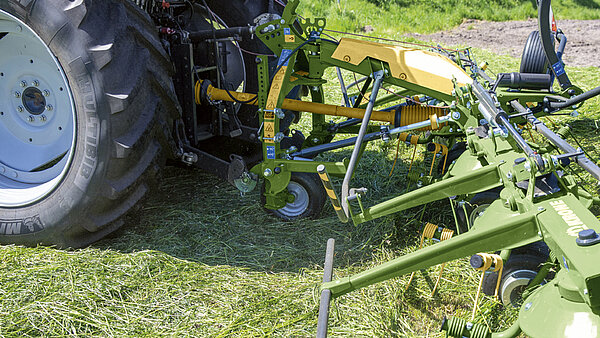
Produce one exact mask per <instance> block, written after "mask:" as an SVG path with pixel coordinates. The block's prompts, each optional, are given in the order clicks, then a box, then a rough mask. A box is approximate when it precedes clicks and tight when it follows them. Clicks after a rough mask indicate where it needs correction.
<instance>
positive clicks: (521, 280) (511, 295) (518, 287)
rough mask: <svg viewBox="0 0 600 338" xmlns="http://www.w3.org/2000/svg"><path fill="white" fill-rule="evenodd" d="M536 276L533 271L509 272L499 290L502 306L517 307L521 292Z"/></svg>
mask: <svg viewBox="0 0 600 338" xmlns="http://www.w3.org/2000/svg"><path fill="white" fill-rule="evenodd" d="M536 275H537V273H536V272H535V271H531V270H525V269H523V270H516V271H514V272H511V273H510V274H509V275H508V276H506V277H505V279H504V281H502V287H501V290H500V294H501V298H502V304H504V305H506V306H508V305H512V306H513V307H518V306H519V305H520V304H519V303H520V299H521V294H522V293H523V290H524V289H525V287H526V286H527V285H528V284H529V282H530V281H531V280H532V279H533V278H534V277H535V276H536Z"/></svg>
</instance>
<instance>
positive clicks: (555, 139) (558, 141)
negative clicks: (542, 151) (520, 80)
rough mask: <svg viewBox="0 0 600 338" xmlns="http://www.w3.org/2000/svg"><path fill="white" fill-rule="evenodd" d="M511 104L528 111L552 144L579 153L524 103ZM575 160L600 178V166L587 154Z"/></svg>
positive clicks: (531, 118) (534, 122)
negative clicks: (534, 114)
mask: <svg viewBox="0 0 600 338" xmlns="http://www.w3.org/2000/svg"><path fill="white" fill-rule="evenodd" d="M510 105H511V106H512V107H513V108H515V109H516V110H517V111H518V112H519V113H523V114H524V113H528V115H527V120H528V121H529V122H530V123H531V124H532V125H533V128H534V129H535V130H537V131H538V132H539V133H540V134H542V135H544V136H545V137H546V138H547V139H548V140H550V142H552V144H554V145H555V146H556V147H558V148H559V149H560V150H562V151H564V152H565V153H567V154H574V153H578V152H579V151H578V150H577V149H575V147H573V146H572V145H570V144H569V143H567V141H565V140H563V139H562V138H561V137H560V136H558V135H556V133H554V132H553V131H552V130H550V128H548V127H546V125H545V124H544V123H542V121H540V120H538V119H537V118H536V117H535V116H533V114H532V113H531V112H529V111H528V110H527V109H526V108H525V107H523V105H521V104H520V103H519V102H518V101H511V102H510ZM575 161H576V162H577V164H579V165H580V166H581V167H582V168H583V169H585V171H587V172H588V173H590V175H592V176H593V177H594V178H595V179H597V180H600V167H598V166H597V165H596V164H595V163H594V162H592V161H591V160H590V159H589V158H587V157H585V155H583V154H580V155H578V156H576V157H575Z"/></svg>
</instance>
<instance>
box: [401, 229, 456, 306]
mask: <svg viewBox="0 0 600 338" xmlns="http://www.w3.org/2000/svg"><path fill="white" fill-rule="evenodd" d="M438 233H439V240H440V241H445V240H447V239H450V238H452V236H453V235H454V230H450V229H446V228H442V227H438V226H437V225H435V224H433V223H427V224H425V227H424V228H423V233H422V234H421V243H420V244H419V249H421V248H422V247H423V242H424V241H425V238H427V239H433V238H435V235H436V234H438ZM444 266H446V263H442V266H441V268H440V272H439V274H438V277H437V280H436V281H435V285H434V287H433V290H432V291H431V296H433V295H434V294H435V291H436V290H437V287H438V285H439V284H440V280H441V279H442V273H443V272H444ZM414 276H415V272H412V273H411V274H410V278H409V279H408V283H407V285H406V289H405V291H406V290H408V288H409V287H410V284H411V282H412V280H413V278H414Z"/></svg>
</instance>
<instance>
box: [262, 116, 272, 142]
mask: <svg viewBox="0 0 600 338" xmlns="http://www.w3.org/2000/svg"><path fill="white" fill-rule="evenodd" d="M274 137H275V122H274V121H265V125H264V131H263V138H264V141H265V143H275V141H273V138H274Z"/></svg>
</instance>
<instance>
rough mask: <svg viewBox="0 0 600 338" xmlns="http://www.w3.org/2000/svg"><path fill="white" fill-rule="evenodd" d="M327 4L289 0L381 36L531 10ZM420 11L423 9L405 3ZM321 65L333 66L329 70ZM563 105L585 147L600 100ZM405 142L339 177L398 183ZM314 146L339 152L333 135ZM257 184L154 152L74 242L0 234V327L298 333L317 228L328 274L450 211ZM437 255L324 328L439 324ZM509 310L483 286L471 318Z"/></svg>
mask: <svg viewBox="0 0 600 338" xmlns="http://www.w3.org/2000/svg"><path fill="white" fill-rule="evenodd" d="M556 2H557V4H556V5H555V6H554V8H555V11H556V12H557V16H558V13H560V17H561V18H591V17H594V18H597V17H599V16H600V14H599V13H600V12H599V10H598V8H599V7H600V6H599V5H598V3H597V2H594V1H589V0H568V1H567V0H564V1H561V2H558V1H556ZM340 8H341V9H340ZM340 8H338V6H337V5H336V2H335V1H317V0H312V1H305V3H304V5H303V10H304V12H303V13H304V14H306V15H305V16H311V13H312V14H315V15H316V14H319V15H326V16H327V17H328V18H329V19H330V22H331V26H330V28H333V29H343V30H349V29H357V28H359V27H361V25H365V24H371V25H374V26H375V25H380V26H377V27H385V29H383V28H382V30H381V31H385V32H386V36H389V37H393V36H395V34H396V33H401V32H409V31H416V32H431V31H434V30H438V29H442V28H449V27H451V26H453V25H456V24H459V23H460V22H462V19H463V18H465V17H469V18H471V17H475V18H482V19H494V20H506V19H524V18H526V17H529V16H534V15H535V11H534V10H533V7H532V2H531V1H515V0H494V1H492V2H491V5H490V6H489V8H488V6H487V5H485V3H484V2H483V1H479V0H476V1H473V2H467V1H460V0H456V1H443V0H433V1H428V2H425V1H416V0H406V1H404V0H370V1H366V0H348V1H344V0H342V1H341V7H340ZM429 8H435V10H431V11H430V10H429ZM590 8H591V9H590ZM501 9H504V10H501ZM423 11H427V12H428V13H432V16H433V17H435V19H432V20H425V19H426V18H424V17H423V16H420V18H419V19H417V18H414V16H413V15H412V14H410V13H417V12H423ZM388 12H389V13H390V15H389V16H387V15H386V14H385V13H388ZM383 17H385V19H382V18H383ZM409 17H411V18H413V19H411V20H413V21H409V20H408V19H407V18H409ZM367 19H368V20H367ZM416 20H422V21H416ZM475 53H476V55H477V57H478V59H479V60H482V59H485V60H487V61H488V62H489V63H490V68H491V69H492V70H493V71H495V72H501V71H516V70H517V69H518V60H516V59H513V58H511V57H508V56H498V55H494V54H492V53H491V52H489V51H483V50H475ZM567 71H568V72H569V74H570V76H571V78H572V80H573V81H574V82H575V83H578V84H580V85H581V86H582V87H584V89H590V88H591V87H593V86H596V85H598V84H600V73H599V72H598V69H597V68H592V67H589V68H569V67H567ZM327 76H328V78H329V79H334V78H335V76H334V74H333V72H330V73H329V74H328V75H327ZM330 82H334V81H330ZM327 92H328V95H329V97H328V99H329V100H330V102H339V97H340V96H339V88H337V87H335V85H334V84H330V87H328V90H327ZM579 112H580V114H581V115H580V117H579V119H577V120H573V119H570V118H568V119H564V120H561V121H558V120H556V122H557V123H559V124H562V123H571V125H573V126H574V128H575V134H576V135H577V137H578V138H585V140H586V141H585V145H586V149H588V150H590V151H591V154H592V155H593V156H595V157H596V158H598V154H597V153H596V152H595V149H596V148H598V146H599V145H600V138H599V134H598V131H597V130H596V129H595V127H594V120H596V119H598V118H600V100H598V99H596V100H593V101H592V102H590V103H588V104H586V105H585V106H584V107H583V108H582V109H581V110H579ZM304 122H306V121H304ZM411 154H412V149H410V148H408V147H402V146H401V147H400V155H401V157H400V160H399V164H397V165H396V168H395V171H394V174H393V175H392V176H391V177H390V176H389V175H388V174H389V172H390V169H391V167H392V163H393V159H394V155H395V143H394V144H383V143H381V142H373V143H371V144H370V145H369V146H368V147H367V151H366V153H365V156H364V158H363V160H362V162H361V164H360V167H359V171H358V173H357V175H356V179H355V180H354V181H353V185H354V186H365V187H368V188H369V195H368V199H367V201H366V203H368V204H374V203H376V202H378V201H383V200H386V199H389V198H390V197H393V196H397V195H398V194H400V193H402V192H405V191H407V190H409V189H413V188H414V182H410V181H409V180H408V179H407V175H406V174H407V171H408V164H409V161H410V155H411ZM327 156H328V158H335V159H341V158H343V157H348V156H349V151H348V150H342V151H339V152H335V153H333V154H330V155H327ZM430 156H431V155H429V156H428V157H425V156H424V154H423V153H418V155H417V159H416V162H415V165H414V166H416V169H413V170H416V171H418V170H424V169H425V168H427V166H428V165H429V162H428V161H429V160H430ZM427 170H428V168H427ZM338 183H339V182H338ZM589 183H590V182H589V181H586V184H589ZM338 186H339V184H338ZM258 200H259V195H258V192H257V191H254V192H252V193H249V194H247V195H245V196H240V193H239V192H238V191H237V190H236V189H235V188H233V187H232V186H230V185H229V184H228V183H226V182H224V181H220V180H217V179H215V178H214V177H212V176H210V175H207V174H205V173H202V172H199V171H196V170H190V169H186V168H179V167H168V168H166V170H165V171H164V177H163V179H162V180H161V183H160V186H159V187H158V189H157V192H156V193H155V194H153V195H152V196H151V197H150V198H149V199H148V200H147V201H146V203H144V204H143V206H141V208H140V209H139V210H137V211H136V212H135V213H133V214H132V215H130V216H129V217H128V218H127V222H126V225H125V226H124V227H123V228H122V229H120V230H119V231H117V232H116V233H115V234H113V235H112V236H110V237H109V238H106V239H104V240H102V241H100V242H98V243H96V244H94V245H92V246H91V247H89V248H85V249H81V250H57V249H54V248H47V247H38V248H23V247H17V246H1V247H0V336H6V337H16V336H52V337H54V336H56V337H62V336H115V337H123V336H127V337H139V336H146V337H148V336H173V337H175V336H176V337H179V336H192V337H198V336H199V337H204V336H211V337H213V336H214V337H229V336H236V337H256V336H271V335H272V336H285V337H288V336H300V337H304V336H314V334H315V332H316V318H317V307H318V305H317V298H316V294H315V287H316V285H317V283H318V282H319V280H320V279H321V274H322V264H323V257H324V253H325V244H326V241H327V239H328V238H330V237H333V238H335V239H336V241H337V243H336V252H337V254H336V257H335V264H334V266H335V276H338V277H340V276H346V275H349V274H352V273H356V272H359V271H363V270H364V269H367V268H369V267H372V266H375V265H377V264H380V263H382V262H385V261H387V260H390V259H391V258H394V257H398V256H400V255H402V254H405V253H408V252H412V251H414V250H415V249H416V248H417V246H418V239H419V236H420V229H421V227H422V224H423V223H424V222H431V223H435V224H438V225H440V226H447V227H451V228H452V227H454V222H453V218H452V214H451V211H450V209H449V203H448V201H439V202H437V203H432V204H429V205H427V206H426V207H424V208H415V209H411V210H408V211H406V212H403V213H400V214H396V215H392V216H389V217H385V218H382V219H379V220H376V221H371V222H368V223H365V224H362V225H360V226H358V227H355V226H353V225H351V224H342V223H340V222H339V221H338V220H337V218H336V217H335V214H334V212H333V209H332V208H331V206H330V205H326V207H325V209H324V211H323V214H322V218H321V219H318V220H302V221H296V222H283V221H280V220H278V219H276V218H273V217H271V216H269V215H267V214H266V213H265V212H264V211H263V209H262V208H261V206H260V205H259V203H258ZM438 269H439V268H431V269H429V270H427V271H421V272H418V273H417V274H416V275H415V278H414V280H413V282H412V284H411V286H410V287H409V288H408V289H407V282H408V276H404V277H401V278H396V279H393V280H390V281H387V282H384V283H379V284H377V285H374V286H372V287H368V288H365V289H362V290H359V291H356V292H353V293H350V294H348V295H345V296H343V297H341V298H339V299H338V300H336V301H335V302H334V303H333V305H332V311H331V314H330V333H331V335H332V336H350V337H355V336H378V337H389V336H409V337H426V336H427V337H441V336H442V334H441V333H439V327H440V325H441V320H442V319H443V317H444V316H460V317H463V318H470V314H471V311H472V306H473V299H474V297H475V291H476V288H477V282H478V274H476V273H475V272H474V271H473V270H472V269H470V268H469V265H468V261H467V259H462V260H458V261H453V262H450V263H449V264H447V265H446V268H445V272H444V274H443V278H442V282H441V284H440V287H439V289H438V292H437V294H435V295H434V296H431V295H430V293H431V286H432V283H433V282H435V278H436V276H437V272H438V271H439V270H438ZM515 314H516V311H515V310H513V309H505V308H502V307H501V306H500V305H499V304H498V303H497V302H496V301H495V300H494V299H492V298H489V297H483V299H481V300H480V302H479V308H478V310H477V315H476V317H475V321H476V322H479V323H484V324H486V325H488V326H489V327H490V328H491V329H493V330H499V329H502V328H506V327H508V326H510V325H511V324H512V321H513V320H514V318H515Z"/></svg>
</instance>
